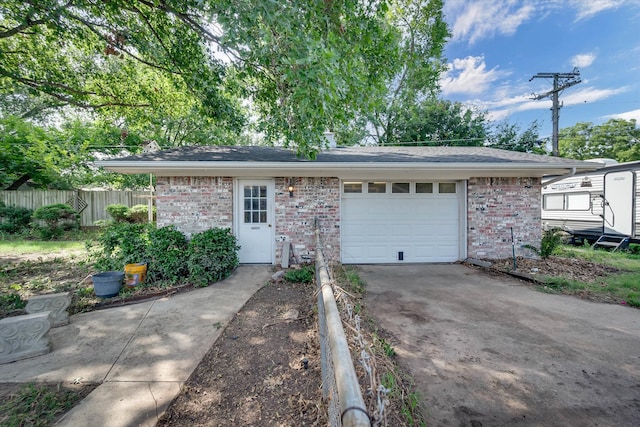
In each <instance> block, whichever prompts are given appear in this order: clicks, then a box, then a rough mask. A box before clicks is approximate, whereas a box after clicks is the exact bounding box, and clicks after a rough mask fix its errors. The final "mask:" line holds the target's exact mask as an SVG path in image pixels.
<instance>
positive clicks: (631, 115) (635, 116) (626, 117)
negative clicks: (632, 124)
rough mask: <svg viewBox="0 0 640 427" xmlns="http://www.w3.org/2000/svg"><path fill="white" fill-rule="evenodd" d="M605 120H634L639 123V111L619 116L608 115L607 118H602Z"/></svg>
mask: <svg viewBox="0 0 640 427" xmlns="http://www.w3.org/2000/svg"><path fill="white" fill-rule="evenodd" d="M604 117H605V118H606V119H622V120H632V119H635V120H636V121H637V122H639V123H640V109H638V110H632V111H627V112H626V113H620V114H610V115H608V116H604Z"/></svg>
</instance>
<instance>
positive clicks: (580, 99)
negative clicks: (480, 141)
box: [477, 87, 640, 120]
mask: <svg viewBox="0 0 640 427" xmlns="http://www.w3.org/2000/svg"><path fill="white" fill-rule="evenodd" d="M627 90H628V88H627V87H620V88H616V89H597V88H595V87H586V88H583V89H581V90H578V91H575V92H573V93H569V94H567V95H564V96H562V95H561V97H560V100H561V102H562V104H563V106H565V107H567V106H570V105H579V104H584V103H589V102H596V101H599V100H602V99H606V98H609V97H610V96H613V95H617V94H619V93H622V92H626V91H627ZM477 105H479V106H480V107H481V108H484V109H487V110H488V111H489V117H490V118H491V119H493V120H501V119H504V118H505V117H508V116H509V115H511V114H513V113H517V112H520V111H529V110H548V109H550V108H551V100H550V99H544V100H533V99H531V95H519V96H514V97H510V98H503V99H497V100H495V101H489V102H482V103H479V104H477ZM637 111H640V110H637ZM631 113H633V112H631ZM625 114H626V113H625Z"/></svg>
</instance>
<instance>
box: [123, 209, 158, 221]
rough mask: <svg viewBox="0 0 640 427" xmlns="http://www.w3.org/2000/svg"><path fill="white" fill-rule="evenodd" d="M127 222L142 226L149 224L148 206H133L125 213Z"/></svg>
mask: <svg viewBox="0 0 640 427" xmlns="http://www.w3.org/2000/svg"><path fill="white" fill-rule="evenodd" d="M152 212H153V220H154V221H155V220H156V208H155V207H154V208H153V210H152ZM127 220H128V221H129V222H133V223H138V224H144V223H145V222H149V206H147V205H135V206H133V207H132V208H130V209H129V210H128V211H127Z"/></svg>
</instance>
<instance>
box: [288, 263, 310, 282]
mask: <svg viewBox="0 0 640 427" xmlns="http://www.w3.org/2000/svg"><path fill="white" fill-rule="evenodd" d="M314 276H315V269H314V267H313V266H306V267H302V268H298V269H295V270H289V271H287V272H286V273H285V275H284V280H286V281H287V282H291V283H311V282H313V277H314Z"/></svg>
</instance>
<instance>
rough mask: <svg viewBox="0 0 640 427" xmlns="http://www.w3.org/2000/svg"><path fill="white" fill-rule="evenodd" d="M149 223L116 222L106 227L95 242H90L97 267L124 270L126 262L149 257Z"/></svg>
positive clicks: (135, 261)
mask: <svg viewBox="0 0 640 427" xmlns="http://www.w3.org/2000/svg"><path fill="white" fill-rule="evenodd" d="M148 229H149V226H148V225H147V224H130V223H127V222H115V223H113V224H111V225H108V226H107V227H105V228H104V229H103V230H102V232H101V233H100V234H99V235H98V237H97V239H96V242H95V244H88V246H89V248H88V249H89V252H90V256H91V258H92V260H93V261H94V262H95V267H96V268H97V269H98V270H100V271H110V270H118V271H122V270H124V266H125V265H126V264H134V263H138V262H143V261H145V260H146V259H147V253H146V252H147V238H148V236H147V233H148Z"/></svg>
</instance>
